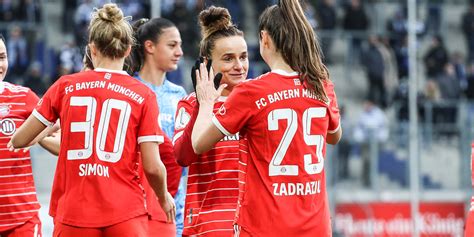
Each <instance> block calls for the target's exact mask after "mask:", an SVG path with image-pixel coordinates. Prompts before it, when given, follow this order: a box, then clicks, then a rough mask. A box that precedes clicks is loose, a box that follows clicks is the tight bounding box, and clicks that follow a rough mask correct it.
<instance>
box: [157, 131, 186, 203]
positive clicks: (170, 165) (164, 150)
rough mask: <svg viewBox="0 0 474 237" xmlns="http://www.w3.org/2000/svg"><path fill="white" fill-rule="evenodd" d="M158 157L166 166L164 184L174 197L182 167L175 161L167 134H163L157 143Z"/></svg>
mask: <svg viewBox="0 0 474 237" xmlns="http://www.w3.org/2000/svg"><path fill="white" fill-rule="evenodd" d="M159 151H160V158H161V161H162V162H163V165H164V166H165V168H166V181H167V182H166V184H167V185H168V192H170V194H171V195H172V196H173V197H174V195H176V192H177V191H178V187H179V180H180V177H181V172H182V168H181V166H179V165H178V164H177V163H176V159H175V158H174V152H173V144H172V142H171V140H170V139H169V138H168V136H166V135H165V136H164V142H163V143H161V144H160V145H159Z"/></svg>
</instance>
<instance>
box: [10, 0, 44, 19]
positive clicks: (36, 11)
mask: <svg viewBox="0 0 474 237" xmlns="http://www.w3.org/2000/svg"><path fill="white" fill-rule="evenodd" d="M15 15H16V17H17V19H18V20H20V21H26V22H34V23H39V22H41V5H40V2H39V0H20V4H19V5H18V8H17V11H16V14H15Z"/></svg>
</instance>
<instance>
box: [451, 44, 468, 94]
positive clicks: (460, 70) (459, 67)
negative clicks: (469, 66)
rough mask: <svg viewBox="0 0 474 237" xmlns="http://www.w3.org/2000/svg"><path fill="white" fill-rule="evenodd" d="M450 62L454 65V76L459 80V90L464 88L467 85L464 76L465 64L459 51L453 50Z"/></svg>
mask: <svg viewBox="0 0 474 237" xmlns="http://www.w3.org/2000/svg"><path fill="white" fill-rule="evenodd" d="M451 63H452V64H453V66H454V72H455V74H456V78H457V79H458V81H459V85H460V87H461V90H463V91H464V90H465V89H466V87H467V78H466V65H465V64H464V58H463V56H462V54H461V52H458V51H456V52H454V53H453V54H452V55H451Z"/></svg>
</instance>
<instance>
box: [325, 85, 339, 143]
mask: <svg viewBox="0 0 474 237" xmlns="http://www.w3.org/2000/svg"><path fill="white" fill-rule="evenodd" d="M325 89H326V94H327V96H328V99H329V106H328V112H329V127H328V133H330V134H333V133H335V132H337V130H339V128H340V126H341V125H340V118H341V115H340V114H339V106H338V105H337V97H336V92H335V91H334V84H333V83H332V82H331V81H329V80H328V81H327V82H326V88H325Z"/></svg>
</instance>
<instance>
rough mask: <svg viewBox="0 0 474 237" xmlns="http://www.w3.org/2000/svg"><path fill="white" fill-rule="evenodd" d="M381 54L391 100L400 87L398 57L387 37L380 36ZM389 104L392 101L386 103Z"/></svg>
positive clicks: (386, 86)
mask: <svg viewBox="0 0 474 237" xmlns="http://www.w3.org/2000/svg"><path fill="white" fill-rule="evenodd" d="M379 40H380V47H379V49H380V52H381V53H382V57H383V61H384V65H385V75H384V81H385V88H386V90H387V92H388V94H389V97H390V98H391V97H392V96H393V95H394V92H395V91H396V89H397V86H398V73H397V67H398V65H397V57H396V55H395V52H394V51H393V49H392V47H391V46H390V39H389V38H388V37H387V36H380V37H379ZM386 102H387V103H389V102H390V101H386Z"/></svg>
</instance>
